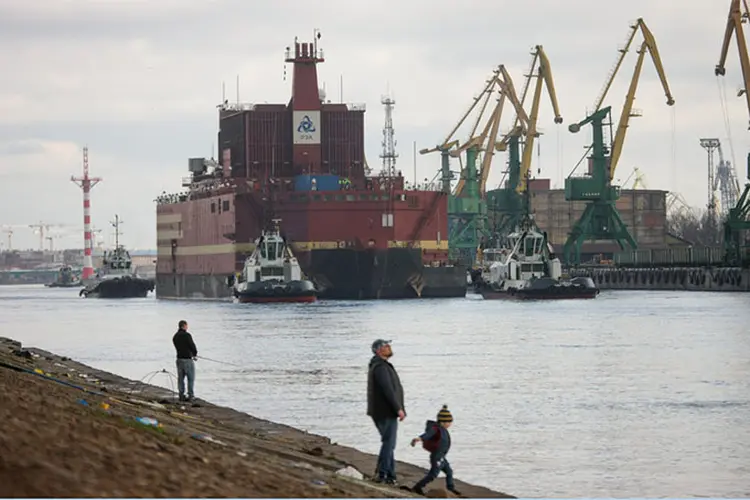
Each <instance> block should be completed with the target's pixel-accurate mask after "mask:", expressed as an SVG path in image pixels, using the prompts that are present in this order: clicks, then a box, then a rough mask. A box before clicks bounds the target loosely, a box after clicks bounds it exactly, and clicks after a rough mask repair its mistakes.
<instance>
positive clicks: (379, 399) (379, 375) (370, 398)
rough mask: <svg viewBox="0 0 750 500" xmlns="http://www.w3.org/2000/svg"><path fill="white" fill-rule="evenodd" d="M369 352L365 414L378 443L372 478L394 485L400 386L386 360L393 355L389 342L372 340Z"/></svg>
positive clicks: (401, 405)
mask: <svg viewBox="0 0 750 500" xmlns="http://www.w3.org/2000/svg"><path fill="white" fill-rule="evenodd" d="M372 353H373V357H372V359H371V360H370V366H369V373H368V375H367V414H368V415H369V416H370V417H371V418H372V421H373V422H374V423H375V427H377V429H378V432H379V433H380V443H381V444H380V453H379V454H378V465H377V468H376V476H377V477H376V478H375V480H376V481H378V482H384V483H387V484H395V483H396V460H395V458H394V450H395V449H396V433H397V431H398V422H399V421H401V420H404V418H406V412H405V411H404V389H403V387H401V380H400V379H399V377H398V373H396V369H395V368H394V367H393V365H392V364H391V363H389V362H388V359H389V358H390V357H391V356H393V350H392V349H391V341H390V340H383V339H378V340H376V341H375V342H373V343H372Z"/></svg>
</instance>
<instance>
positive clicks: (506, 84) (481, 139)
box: [450, 64, 529, 196]
mask: <svg viewBox="0 0 750 500" xmlns="http://www.w3.org/2000/svg"><path fill="white" fill-rule="evenodd" d="M493 83H494V86H493V87H494V90H495V91H497V92H498V94H499V96H498V97H497V104H496V105H495V108H494V109H493V111H492V113H491V114H490V117H489V119H488V120H487V123H485V126H484V129H483V130H482V132H481V133H480V134H479V135H475V134H476V128H477V125H478V124H479V121H481V119H482V115H481V114H480V116H479V117H478V118H477V124H476V125H475V126H474V129H473V130H472V131H471V133H470V135H469V139H468V140H467V141H466V142H465V143H464V144H463V145H462V146H460V147H459V148H457V149H454V150H453V151H451V152H450V156H452V157H459V158H460V155H461V153H463V152H464V151H468V150H469V149H471V148H473V149H474V151H475V152H476V153H478V152H480V151H484V155H483V157H482V163H481V165H480V167H479V176H478V192H479V196H484V194H485V191H486V189H487V179H488V178H489V175H490V167H491V165H492V158H493V156H494V153H495V151H496V150H498V151H499V150H501V149H500V148H499V147H498V145H499V144H500V143H498V140H497V139H498V137H497V136H498V133H499V131H500V121H501V119H502V116H503V108H504V104H505V99H506V98H507V99H508V100H509V101H510V103H511V105H512V106H513V108H514V109H515V111H516V122H518V121H521V122H522V123H523V124H524V125H528V123H529V117H528V116H527V114H526V111H525V110H524V109H523V106H522V104H521V102H520V101H519V99H518V95H517V93H516V88H515V85H514V84H513V78H512V77H511V76H510V73H508V70H507V69H506V68H505V65H503V64H501V65H500V66H499V67H498V70H497V71H496V72H495V81H494V82H493ZM483 111H484V109H483ZM491 145H492V146H491ZM467 167H468V165H467ZM463 170H464V172H462V174H463V175H461V178H460V179H459V181H458V184H457V185H456V189H455V190H454V192H453V194H454V195H455V196H462V195H463V194H465V189H466V177H467V175H468V174H467V173H466V169H463Z"/></svg>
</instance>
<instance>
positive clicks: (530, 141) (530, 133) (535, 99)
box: [511, 45, 563, 193]
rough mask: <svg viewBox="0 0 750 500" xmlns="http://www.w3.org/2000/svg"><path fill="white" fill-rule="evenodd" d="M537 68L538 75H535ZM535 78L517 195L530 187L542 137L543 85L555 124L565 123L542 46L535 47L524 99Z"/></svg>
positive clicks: (550, 68) (550, 69) (516, 129)
mask: <svg viewBox="0 0 750 500" xmlns="http://www.w3.org/2000/svg"><path fill="white" fill-rule="evenodd" d="M535 67H536V75H534V68H535ZM534 77H535V78H536V86H535V87H534V94H533V96H532V98H531V112H530V113H529V120H528V127H526V133H525V136H524V146H523V154H522V156H521V167H520V172H519V176H518V183H517V186H516V192H517V193H523V192H525V191H526V189H527V187H528V179H529V172H530V170H531V155H532V153H533V150H534V139H535V138H537V137H539V135H540V134H539V131H538V130H537V120H538V118H539V104H540V101H541V98H542V88H543V86H542V84H543V83H544V85H546V86H547V93H548V94H549V98H550V102H551V104H552V110H553V111H554V113H555V119H554V121H555V123H557V124H560V123H562V121H563V119H562V116H560V107H559V105H558V104H557V93H556V92H555V84H554V80H553V78H552V67H551V66H550V63H549V59H548V58H547V54H546V53H545V52H544V48H543V47H542V46H541V45H537V46H536V47H534V52H532V60H531V71H529V74H528V76H527V79H526V85H525V87H524V95H523V98H525V97H526V91H527V89H528V88H529V84H530V82H531V79H532V78H534ZM522 102H523V100H522ZM517 125H518V123H516V124H514V129H515V130H513V131H511V133H513V132H518V131H519V129H518V128H516V126H517Z"/></svg>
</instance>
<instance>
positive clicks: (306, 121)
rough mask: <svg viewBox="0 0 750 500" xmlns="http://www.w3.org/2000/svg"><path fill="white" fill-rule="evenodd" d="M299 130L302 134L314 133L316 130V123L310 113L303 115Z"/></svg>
mask: <svg viewBox="0 0 750 500" xmlns="http://www.w3.org/2000/svg"><path fill="white" fill-rule="evenodd" d="M297 132H299V133H300V134H312V133H313V132H315V124H314V123H313V121H312V120H311V119H310V117H309V116H308V115H305V116H303V117H302V120H300V122H299V126H298V127H297Z"/></svg>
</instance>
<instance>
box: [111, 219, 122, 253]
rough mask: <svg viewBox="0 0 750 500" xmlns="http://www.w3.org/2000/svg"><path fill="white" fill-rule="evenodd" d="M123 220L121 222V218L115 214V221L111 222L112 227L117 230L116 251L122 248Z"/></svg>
mask: <svg viewBox="0 0 750 500" xmlns="http://www.w3.org/2000/svg"><path fill="white" fill-rule="evenodd" d="M122 223H123V222H122V220H120V216H119V215H117V214H115V220H114V221H112V222H110V224H112V227H114V228H115V250H117V249H118V248H120V235H121V234H122V233H121V232H120V224H122Z"/></svg>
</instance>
